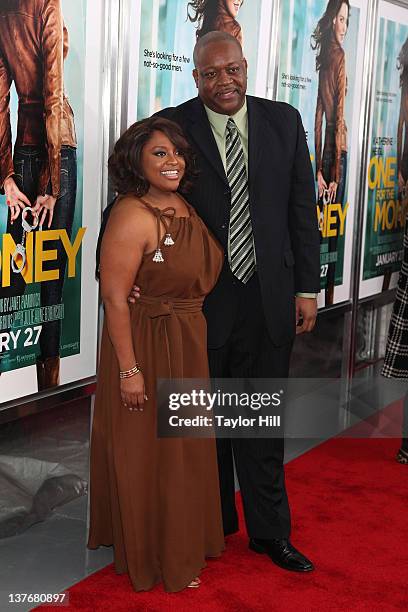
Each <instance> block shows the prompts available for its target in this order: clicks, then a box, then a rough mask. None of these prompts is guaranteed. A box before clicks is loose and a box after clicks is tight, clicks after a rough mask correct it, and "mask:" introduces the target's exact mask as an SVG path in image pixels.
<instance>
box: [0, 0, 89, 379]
mask: <svg viewBox="0 0 408 612" xmlns="http://www.w3.org/2000/svg"><path fill="white" fill-rule="evenodd" d="M67 53H68V33H67V30H66V28H65V26H64V23H63V18H62V13H61V5H60V0H35V1H33V0H8V1H7V2H4V3H2V5H1V6H0V186H1V187H2V188H3V189H4V192H5V196H6V203H7V205H8V207H9V216H8V223H7V233H9V234H11V235H12V237H13V240H14V242H15V243H16V244H23V242H24V240H23V227H22V223H21V221H20V219H21V218H22V214H20V213H22V210H23V209H24V208H25V207H31V208H32V213H33V214H32V215H28V218H27V221H28V222H29V223H30V225H36V224H37V227H41V226H42V225H44V226H45V228H46V229H51V230H54V229H65V230H66V231H67V234H68V236H70V235H71V230H72V223H73V218H74V212H75V200H76V188H77V167H76V146H77V144H76V136H75V125H74V115H73V112H72V109H71V107H70V105H69V103H68V100H67V98H66V97H65V95H64V79H63V69H62V66H63V60H64V59H65V58H66V56H67ZM13 81H14V85H15V88H16V91H17V95H18V125H17V135H16V141H15V144H14V155H13V154H12V141H11V129H10V116H9V92H10V87H11V83H12V82H13ZM25 214H27V212H26V213H25ZM47 245H48V248H50V249H55V250H56V252H57V258H56V260H53V261H52V262H44V263H43V269H44V270H47V269H53V270H54V269H56V268H58V271H59V278H58V279H57V280H49V281H42V282H41V285H40V291H41V306H42V307H47V306H54V305H56V304H60V303H61V300H62V291H63V287H64V277H65V268H66V263H67V256H66V253H65V249H64V247H63V244H62V243H61V241H60V240H56V241H49V242H48V243H47ZM23 264H24V260H23V259H22V258H21V257H16V258H15V265H14V267H15V271H14V272H12V273H11V286H10V287H7V288H3V289H2V291H0V295H1V296H3V294H4V296H5V297H14V296H17V295H22V294H24V291H25V286H26V285H25V281H24V279H23V277H22V274H21V271H23V269H24V266H23ZM19 269H20V271H19ZM60 338H61V321H60V320H57V321H50V322H46V323H43V325H42V330H41V335H40V340H39V343H40V356H39V358H38V359H37V380H38V389H39V390H43V389H47V388H49V387H55V386H56V385H58V384H59V366H60ZM0 369H1V367H0Z"/></svg>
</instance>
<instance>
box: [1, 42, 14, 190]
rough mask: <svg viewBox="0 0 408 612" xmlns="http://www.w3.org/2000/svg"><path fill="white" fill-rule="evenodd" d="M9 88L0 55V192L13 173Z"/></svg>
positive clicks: (8, 79) (5, 66)
mask: <svg viewBox="0 0 408 612" xmlns="http://www.w3.org/2000/svg"><path fill="white" fill-rule="evenodd" d="M10 87H11V77H10V74H9V70H8V66H7V64H6V62H5V60H4V58H3V57H2V55H1V53H0V188H1V190H2V192H3V186H4V181H5V180H6V179H7V178H8V177H9V176H12V174H13V173H14V168H13V159H12V149H11V125H10Z"/></svg>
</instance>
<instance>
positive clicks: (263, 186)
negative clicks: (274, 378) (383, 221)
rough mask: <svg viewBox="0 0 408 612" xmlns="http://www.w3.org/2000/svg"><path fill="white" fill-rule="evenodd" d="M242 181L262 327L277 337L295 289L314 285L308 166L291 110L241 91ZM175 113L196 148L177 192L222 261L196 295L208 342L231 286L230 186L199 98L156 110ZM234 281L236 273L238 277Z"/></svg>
mask: <svg viewBox="0 0 408 612" xmlns="http://www.w3.org/2000/svg"><path fill="white" fill-rule="evenodd" d="M247 106H248V181H249V201H250V212H251V219H252V228H253V234H254V240H255V250H256V261H257V272H258V277H259V281H260V286H261V293H262V301H263V308H264V312H265V317H266V321H267V326H268V330H269V334H270V336H271V339H272V341H273V343H274V344H276V345H282V344H285V343H287V342H289V341H290V340H292V339H293V337H294V335H295V299H294V297H295V293H297V292H314V293H317V292H319V290H320V278H319V273H320V266H319V251H320V239H319V231H318V225H317V216H316V201H315V187H314V178H313V171H312V167H311V163H310V155H309V151H308V148H307V144H306V137H305V133H304V130H303V126H302V121H301V118H300V115H299V113H298V111H297V110H296V109H295V108H293V107H292V106H290V105H288V104H285V103H283V102H272V101H270V100H265V99H262V98H256V97H253V96H247ZM158 115H160V116H164V117H167V118H168V119H172V120H173V121H176V122H177V123H178V124H179V125H180V126H181V127H182V128H183V130H184V133H185V135H186V136H187V138H188V140H189V142H190V144H191V145H192V147H193V149H194V150H195V152H196V154H197V165H198V169H199V178H198V180H197V182H196V183H195V185H194V188H193V189H192V190H191V191H190V192H189V193H187V194H184V195H185V197H186V198H187V200H188V201H189V202H190V203H191V204H192V205H193V206H194V207H195V209H196V210H197V212H198V214H199V215H200V217H201V218H202V219H203V221H204V222H205V223H206V225H207V227H208V228H209V229H210V230H211V231H212V233H213V234H214V236H215V237H216V238H217V239H218V240H219V242H220V243H221V244H222V245H223V246H224V249H225V264H224V267H223V270H222V272H221V275H220V278H219V281H218V283H217V285H216V287H215V288H214V290H213V291H212V292H211V294H210V295H209V296H208V297H207V299H206V300H205V303H204V312H205V315H206V318H207V324H208V346H209V348H217V347H219V346H222V345H223V344H224V343H225V341H226V340H227V338H228V336H229V334H230V332H231V328H232V325H233V321H234V314H235V308H236V298H235V295H236V292H235V288H234V282H237V281H236V279H235V278H234V276H233V275H232V273H231V271H230V268H229V265H228V259H227V240H228V222H229V210H230V206H231V197H230V189H229V185H228V181H227V177H226V175H225V171H224V167H223V164H222V160H221V157H220V155H219V151H218V148H217V144H216V142H215V139H214V136H213V133H212V130H211V126H210V123H209V121H208V118H207V114H206V112H205V108H204V106H203V104H202V102H201V100H200V99H199V98H194V99H192V100H188V101H187V102H185V103H184V104H180V106H177V107H174V108H166V109H164V110H162V111H160V112H159V113H158ZM238 282H239V281H238Z"/></svg>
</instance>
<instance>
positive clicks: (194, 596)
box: [39, 438, 408, 612]
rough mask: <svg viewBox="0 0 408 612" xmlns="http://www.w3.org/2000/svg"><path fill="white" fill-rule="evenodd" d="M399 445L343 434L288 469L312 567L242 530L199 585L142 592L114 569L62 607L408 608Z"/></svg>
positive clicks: (407, 502)
mask: <svg viewBox="0 0 408 612" xmlns="http://www.w3.org/2000/svg"><path fill="white" fill-rule="evenodd" d="M398 442H399V440H396V439H394V440H393V439H371V440H365V439H338V438H337V439H333V440H330V441H328V442H326V443H324V444H322V445H320V446H319V447H317V448H315V449H313V450H312V451H310V452H308V453H306V454H305V455H302V456H301V457H299V458H298V459H296V460H295V461H292V462H291V463H290V464H289V465H288V466H287V472H286V473H287V486H288V492H289V498H290V502H291V508H292V517H293V535H292V540H293V543H294V544H295V545H296V546H298V547H299V548H300V550H302V551H304V552H305V553H306V554H307V555H309V556H310V558H311V559H312V560H313V561H314V563H315V565H316V570H315V571H314V572H312V573H310V574H305V575H299V574H296V573H291V572H286V571H284V570H281V569H279V568H278V567H276V566H275V565H273V564H272V563H271V561H269V559H268V558H267V557H266V556H263V555H257V554H255V553H253V552H250V551H249V550H248V548H247V544H248V542H247V537H246V535H245V533H244V531H241V533H240V534H238V535H236V536H231V537H229V538H228V541H227V551H226V552H225V553H224V555H223V557H222V558H221V559H218V560H212V561H209V563H208V568H207V569H206V570H204V572H203V573H202V585H201V587H200V588H199V589H186V590H185V591H182V592H181V593H176V594H166V593H165V592H164V591H163V589H162V588H161V587H157V588H156V589H155V590H153V591H151V592H149V593H135V592H134V591H133V590H132V587H131V585H130V582H129V579H128V577H127V576H126V575H124V576H123V575H122V576H117V575H116V574H115V572H114V569H113V566H109V567H107V568H105V569H103V570H101V571H99V572H97V573H96V574H93V575H92V576H90V577H89V578H87V579H85V580H83V581H82V582H79V583H78V584H76V585H75V586H73V587H72V588H71V589H70V590H69V593H70V605H69V607H67V608H65V607H64V608H62V610H86V611H91V610H92V611H94V610H98V611H99V612H103V611H105V610H113V611H114V612H122V611H123V612H125V611H126V612H128V611H130V610H140V611H149V612H153V611H154V612H155V611H167V610H169V611H174V612H176V611H177V612H184V611H187V610H189V611H190V610H193V611H197V612H202V611H207V610H211V611H220V612H221V611H223V612H225V611H227V612H229V611H230V612H238V611H239V612H241V611H245V610H247V611H257V610H259V611H266V610H268V611H270V610H276V611H279V612H286V611H295V610H296V611H298V612H306V611H308V612H309V611H310V612H316V611H318V612H320V611H326V610H327V611H329V610H330V611H332V610H341V611H349V610H357V611H367V612H373V611H381V612H384V611H388V610H407V609H408V590H407V584H408V495H407V482H408V466H403V465H399V464H397V463H396V461H395V460H394V456H395V452H396V450H397V448H398ZM39 609H41V610H46V609H50V608H49V607H48V608H46V607H45V606H43V607H41V608H39ZM54 609H55V608H54Z"/></svg>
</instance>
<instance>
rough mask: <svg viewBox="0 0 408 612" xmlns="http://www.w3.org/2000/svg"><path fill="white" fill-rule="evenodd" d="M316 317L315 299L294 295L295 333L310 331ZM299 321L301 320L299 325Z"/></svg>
mask: <svg viewBox="0 0 408 612" xmlns="http://www.w3.org/2000/svg"><path fill="white" fill-rule="evenodd" d="M316 317H317V299H316V298H305V297H296V334H303V333H304V332H310V331H312V329H313V328H314V326H315V323H316ZM299 322H301V324H300V325H299Z"/></svg>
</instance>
